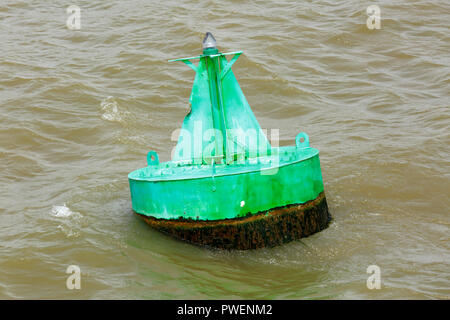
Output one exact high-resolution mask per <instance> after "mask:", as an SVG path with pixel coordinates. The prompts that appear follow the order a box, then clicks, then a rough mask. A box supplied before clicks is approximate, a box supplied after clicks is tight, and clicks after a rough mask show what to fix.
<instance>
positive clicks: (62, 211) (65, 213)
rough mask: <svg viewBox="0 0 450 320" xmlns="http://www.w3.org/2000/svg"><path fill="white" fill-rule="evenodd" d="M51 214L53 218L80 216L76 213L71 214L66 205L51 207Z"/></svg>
mask: <svg viewBox="0 0 450 320" xmlns="http://www.w3.org/2000/svg"><path fill="white" fill-rule="evenodd" d="M52 214H53V215H54V216H55V217H63V218H66V217H70V216H71V215H74V214H75V215H77V216H78V215H80V214H79V213H78V212H73V211H71V210H70V209H69V207H67V206H66V204H65V203H64V204H63V205H62V206H53V207H52Z"/></svg>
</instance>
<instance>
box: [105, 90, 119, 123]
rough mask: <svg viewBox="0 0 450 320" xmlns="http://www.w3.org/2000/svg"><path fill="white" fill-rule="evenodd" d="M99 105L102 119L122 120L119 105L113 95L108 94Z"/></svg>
mask: <svg viewBox="0 0 450 320" xmlns="http://www.w3.org/2000/svg"><path fill="white" fill-rule="evenodd" d="M100 106H101V108H102V112H103V114H102V119H104V120H107V121H117V122H120V121H121V120H122V116H121V113H120V112H119V105H118V104H117V101H116V100H115V99H114V97H112V96H109V97H108V98H106V99H104V100H103V101H102V102H101V103H100Z"/></svg>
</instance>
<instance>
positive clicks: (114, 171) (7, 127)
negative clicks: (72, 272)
mask: <svg viewBox="0 0 450 320" xmlns="http://www.w3.org/2000/svg"><path fill="white" fill-rule="evenodd" d="M43 3H45V4H43ZM97 3H98V4H93V3H92V2H91V1H81V0H80V1H76V3H74V4H76V5H78V6H79V7H81V30H79V31H73V30H69V29H68V28H67V27H66V19H67V17H68V15H67V14H66V6H68V5H69V4H70V3H68V2H65V3H64V5H62V4H61V1H10V0H3V1H2V2H1V4H0V39H1V44H0V46H1V57H0V90H1V91H0V111H1V113H0V190H1V193H0V298H7V299H10V298H39V299H40V298H50V299H53V298H63V299H66V298H89V299H90V298H95V299H97V298H107V299H110V298H130V299H135V298H136V299H142V298H144V299H148V298H149V299H154V298H169V299H172V298H194V299H196V298H215V299H218V298H226V299H228V298H252V299H260V298H269V299H282V298H284V299H303V298H308V299H310V298H313V299H316V298H332V299H345V298H355V299H360V298H370V299H372V298H373V299H397V298H411V299H416V298H425V299H428V298H438V299H441V298H449V297H450V272H449V270H450V243H449V240H450V239H449V235H450V219H449V206H450V201H449V190H450V170H449V169H450V163H449V162H450V161H449V159H450V152H449V146H450V135H449V125H450V111H449V108H450V99H449V94H450V81H449V71H450V66H449V62H450V38H449V21H450V4H449V2H448V1H446V0H432V1H415V0H412V1H406V0H403V1H395V2H391V1H377V2H376V3H375V4H377V5H379V6H380V8H381V29H379V30H368V28H367V27H366V19H367V14H366V8H367V6H368V5H369V4H374V2H372V1H370V3H369V2H368V1H350V0H346V1H339V2H337V3H336V2H335V1H280V0H277V1H274V2H272V3H270V4H269V3H268V2H266V1H252V2H250V3H249V4H242V3H241V1H236V0H234V1H220V2H213V1H207V0H203V1H200V2H197V1H189V2H186V3H185V4H180V3H179V1H171V0H170V1H144V0H142V1H97ZM206 31H211V32H213V34H214V35H215V36H216V39H217V40H218V42H219V47H220V49H221V50H222V51H224V52H226V51H235V50H244V55H243V56H242V57H241V58H240V59H239V60H238V62H236V64H235V65H234V67H233V68H234V72H235V75H236V77H237V78H238V80H239V82H240V85H241V87H242V88H243V91H244V93H245V94H246V97H247V99H248V101H249V103H250V105H251V106H252V108H253V110H254V113H255V115H256V116H257V118H258V120H259V121H260V124H261V126H262V127H263V128H267V129H271V128H278V129H280V137H281V141H280V144H281V145H293V144H294V137H295V135H296V134H297V133H298V132H300V131H305V132H307V133H308V134H309V135H310V138H311V143H312V145H313V146H314V147H317V148H318V149H319V150H320V151H321V164H322V170H323V176H324V182H325V192H326V194H327V199H328V203H329V206H330V210H331V213H332V214H333V216H334V221H333V223H332V224H331V225H330V227H329V228H328V229H327V230H325V231H323V232H321V233H318V234H316V235H314V236H312V237H309V238H306V239H304V240H302V241H297V242H293V243H290V244H288V245H284V246H281V247H277V248H272V249H262V250H256V251H248V252H223V251H215V250H208V249H203V248H199V247H195V246H191V245H188V244H185V243H182V242H178V241H176V240H172V239H171V238H168V237H166V236H164V235H162V234H160V233H158V232H155V231H153V230H151V229H149V228H148V227H147V225H145V223H144V222H142V221H141V220H140V219H138V218H137V217H136V216H135V215H133V214H132V211H131V200H130V195H129V187H128V180H127V174H128V173H129V172H130V171H132V170H134V169H137V168H140V167H142V166H144V165H145V163H146V153H147V151H148V150H151V149H154V150H156V151H158V153H159V154H160V156H161V157H162V160H164V161H165V160H168V159H169V157H170V152H171V150H172V148H173V146H174V145H175V142H174V141H171V134H172V132H173V131H174V130H175V129H177V128H179V127H180V126H181V122H182V120H183V117H184V115H185V114H186V109H187V102H188V97H189V94H190V89H191V85H192V81H193V76H194V75H193V72H192V70H191V69H189V68H187V67H186V66H185V65H183V64H182V63H167V60H168V59H170V58H180V57H187V56H194V55H197V54H199V53H200V51H201V40H202V37H203V34H204V32H206ZM72 264H75V265H78V266H79V267H80V268H81V271H82V280H81V281H82V282H81V283H82V288H81V290H73V291H70V290H68V289H66V284H65V282H66V278H67V276H68V275H67V274H66V273H65V271H66V268H67V267H68V266H69V265H72ZM373 264H375V265H378V266H379V267H380V269H381V281H382V288H381V289H380V290H376V289H374V290H369V289H368V288H367V287H366V280H367V277H368V276H369V274H367V273H366V269H367V267H368V266H369V265H373Z"/></svg>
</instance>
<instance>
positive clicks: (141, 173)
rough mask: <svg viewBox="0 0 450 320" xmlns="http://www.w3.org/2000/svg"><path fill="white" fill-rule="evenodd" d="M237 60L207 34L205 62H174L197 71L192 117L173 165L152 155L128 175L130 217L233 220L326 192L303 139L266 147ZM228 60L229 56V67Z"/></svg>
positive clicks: (185, 125) (314, 153)
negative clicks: (239, 76)
mask: <svg viewBox="0 0 450 320" xmlns="http://www.w3.org/2000/svg"><path fill="white" fill-rule="evenodd" d="M205 44H206V45H205ZM241 53H242V52H232V53H220V52H218V50H217V49H216V48H215V39H214V38H213V37H212V35H208V34H207V36H206V37H205V40H204V50H203V54H202V55H200V56H198V57H192V58H183V59H176V60H171V61H182V62H184V63H186V64H187V65H188V66H189V67H190V68H192V69H193V70H194V71H195V80H194V84H193V88H192V92H191V96H190V98H189V102H190V104H191V111H190V113H189V114H188V115H187V116H186V118H185V120H184V122H183V125H182V128H181V131H180V136H179V139H178V143H177V146H176V148H175V153H174V155H173V158H172V161H169V162H165V163H160V162H159V158H158V155H157V153H156V152H154V151H150V152H149V153H148V155H147V164H148V166H147V167H145V168H141V169H138V170H136V171H133V172H131V173H130V174H129V176H128V178H129V182H130V191H131V199H132V206H133V210H134V211H135V212H137V213H140V214H143V215H146V216H152V217H155V218H163V219H178V218H180V217H183V218H186V219H189V218H190V219H199V220H217V219H231V218H238V217H242V216H245V215H248V214H255V213H257V212H261V211H266V210H269V209H271V208H275V207H281V206H286V205H290V204H297V203H305V202H307V201H309V200H313V199H315V198H316V197H317V196H318V195H319V194H320V193H321V192H322V191H323V189H324V188H323V182H322V174H321V169H320V161H319V152H318V150H316V149H314V148H311V147H310V146H309V137H308V135H307V134H306V133H303V132H302V133H299V134H298V135H297V137H296V139H295V143H296V144H295V146H293V147H281V148H272V147H271V145H270V143H269V141H268V140H267V137H266V136H265V134H264V133H263V131H262V130H261V127H260V126H259V124H258V121H257V120H256V118H255V116H254V114H253V112H252V110H251V108H250V106H249V104H248V102H247V100H246V99H245V96H244V94H243V92H242V90H241V88H240V87H239V84H238V82H237V80H236V78H235V76H234V74H233V72H232V70H231V66H232V65H233V64H234V63H235V62H236V60H237V58H238V57H239V56H240V55H241ZM227 55H232V56H233V57H232V58H231V59H230V60H229V61H228V60H227V58H226V56H227ZM192 60H198V64H197V65H195V64H194V63H192Z"/></svg>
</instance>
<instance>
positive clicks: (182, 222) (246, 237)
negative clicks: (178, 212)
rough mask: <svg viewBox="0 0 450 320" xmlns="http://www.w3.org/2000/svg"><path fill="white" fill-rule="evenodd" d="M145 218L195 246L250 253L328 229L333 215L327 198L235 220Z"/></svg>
mask: <svg viewBox="0 0 450 320" xmlns="http://www.w3.org/2000/svg"><path fill="white" fill-rule="evenodd" d="M138 215H139V216H140V217H142V218H143V219H144V220H145V222H147V223H148V224H149V225H150V226H152V227H153V228H155V229H157V230H159V231H161V232H163V233H166V234H168V235H170V236H173V237H175V238H177V239H180V240H184V241H187V242H190V243H193V244H197V245H203V246H210V247H216V248H221V249H238V250H248V249H257V248H263V247H273V246H277V245H280V244H283V243H287V242H290V241H292V240H296V239H300V238H304V237H307V236H309V235H311V234H313V233H316V232H319V231H321V230H323V229H325V228H326V227H327V226H328V223H329V222H330V221H331V215H330V213H329V211H328V206H327V201H326V198H325V194H324V193H323V192H321V193H320V194H319V196H318V197H317V198H316V199H314V200H311V201H308V202H306V203H302V204H293V205H288V206H283V207H278V208H273V209H270V210H267V211H263V212H258V213H256V214H253V215H249V216H246V217H242V218H236V219H223V220H192V219H171V220H167V219H156V218H154V217H150V216H144V215H141V214H138Z"/></svg>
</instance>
